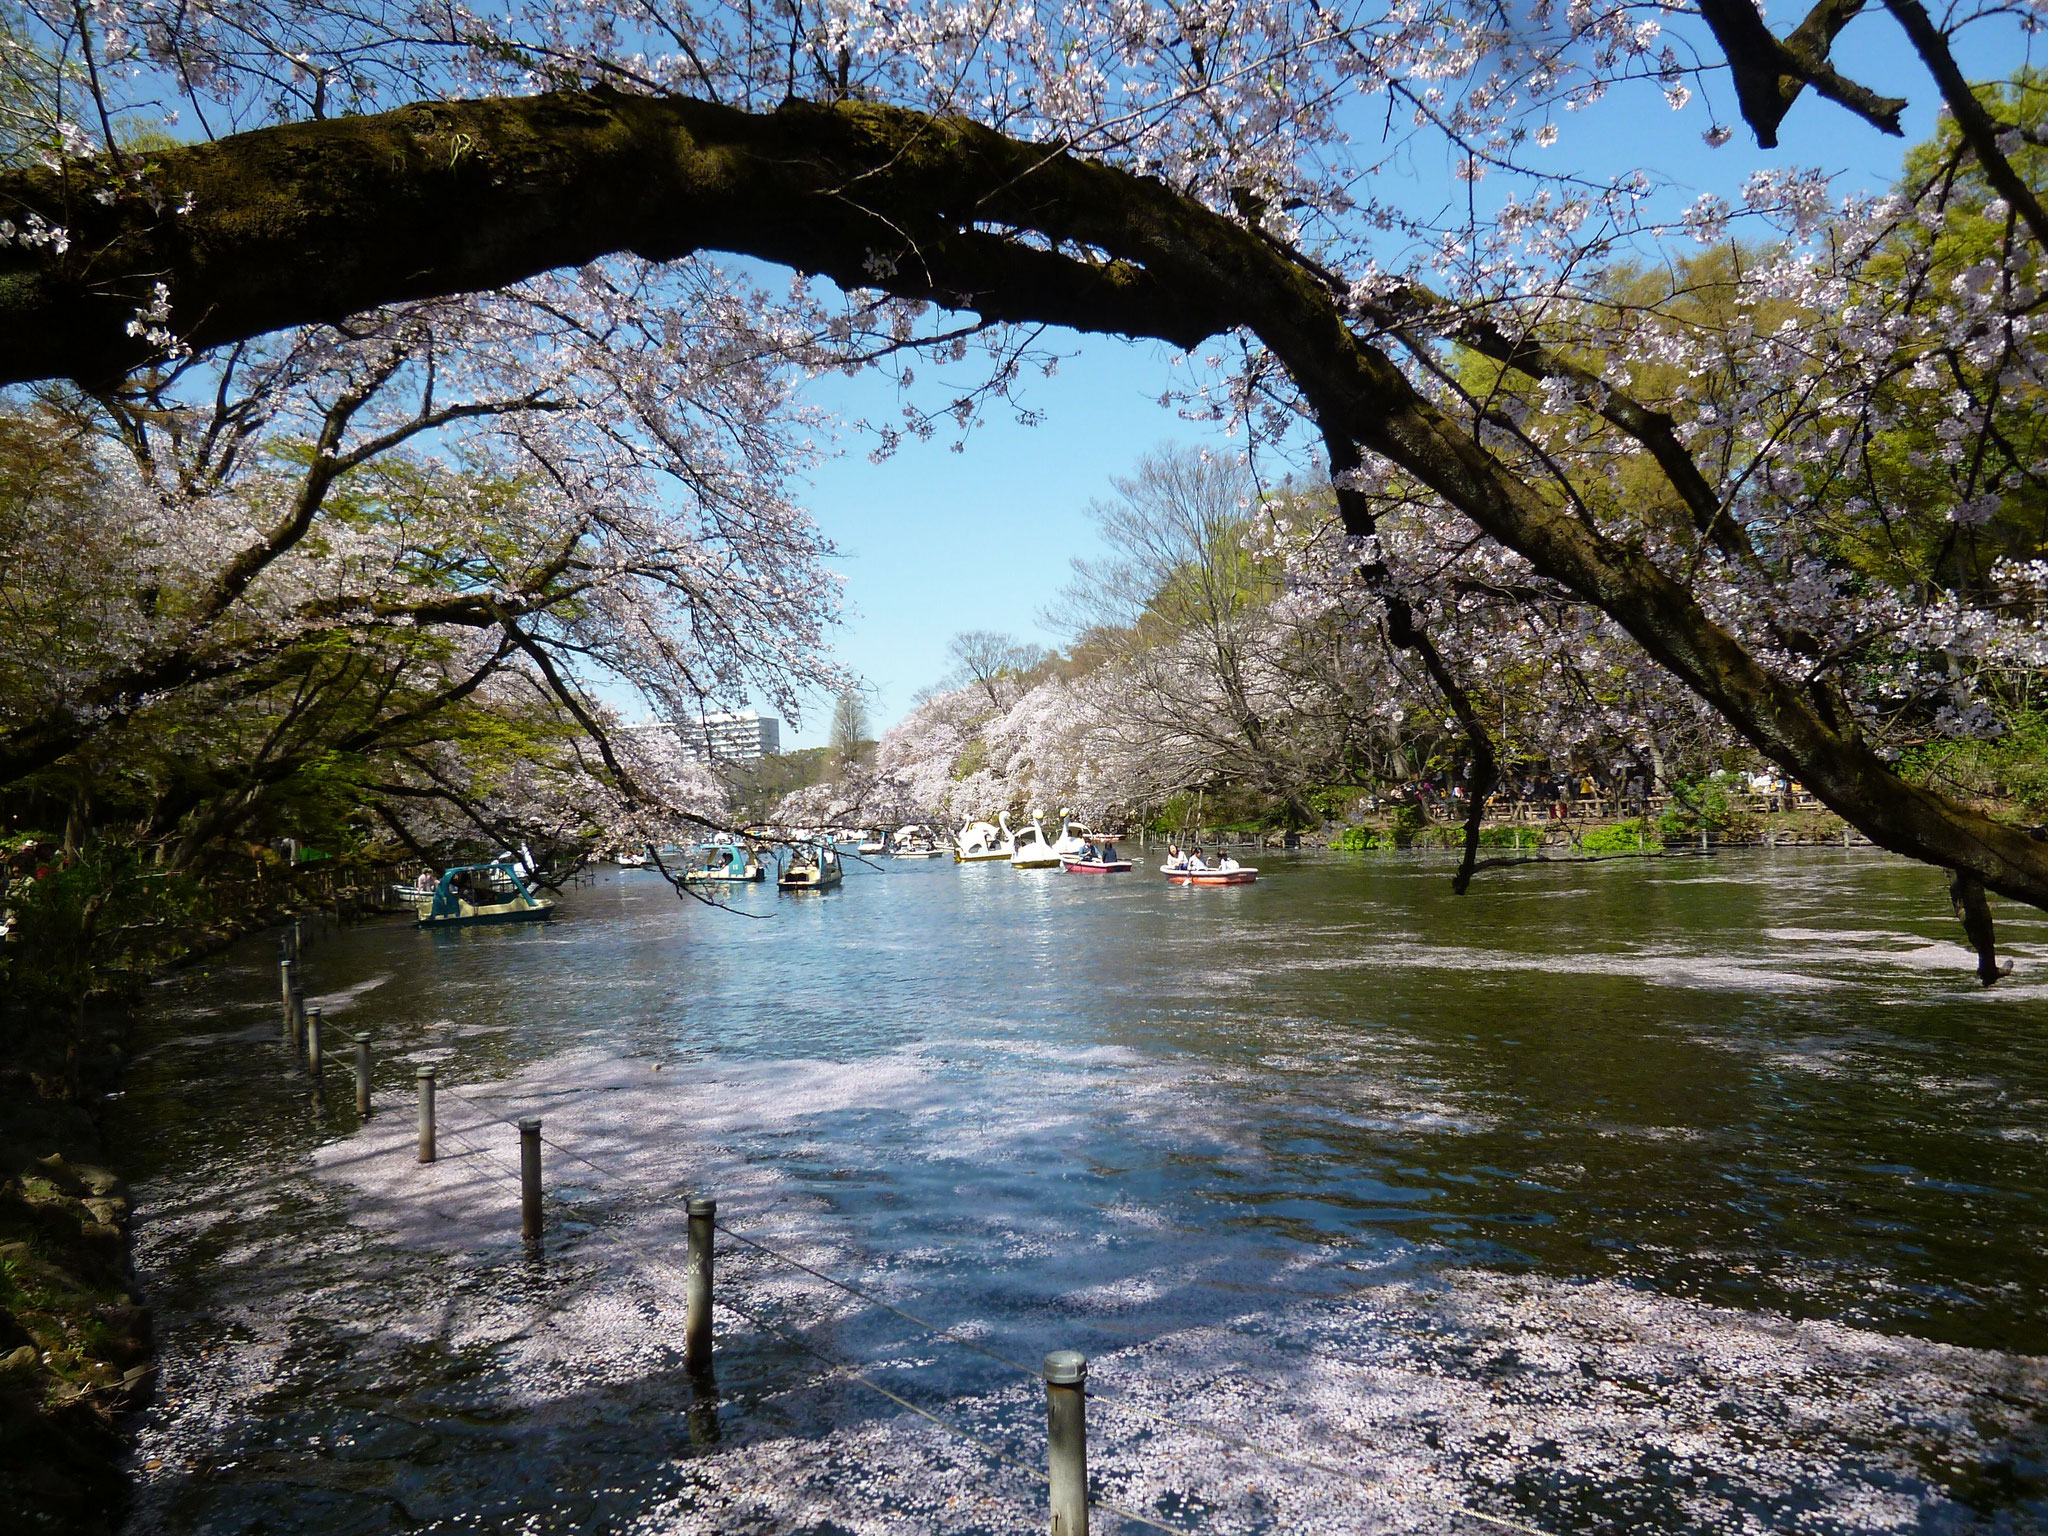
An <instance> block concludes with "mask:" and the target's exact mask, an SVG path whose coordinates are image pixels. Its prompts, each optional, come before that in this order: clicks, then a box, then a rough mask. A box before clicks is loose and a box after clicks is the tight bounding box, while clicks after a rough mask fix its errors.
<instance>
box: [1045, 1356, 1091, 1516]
mask: <svg viewBox="0 0 2048 1536" xmlns="http://www.w3.org/2000/svg"><path fill="white" fill-rule="evenodd" d="M1087 1401H1088V1357H1087V1356H1086V1355H1084V1354H1082V1353H1081V1352H1080V1351H1079V1350H1077V1349H1056V1350H1054V1351H1053V1352H1052V1353H1051V1354H1049V1355H1047V1356H1046V1357H1045V1436H1046V1446H1047V1460H1048V1463H1049V1466H1048V1470H1049V1471H1050V1473H1051V1477H1050V1481H1051V1483H1052V1536H1088V1418H1087Z"/></svg>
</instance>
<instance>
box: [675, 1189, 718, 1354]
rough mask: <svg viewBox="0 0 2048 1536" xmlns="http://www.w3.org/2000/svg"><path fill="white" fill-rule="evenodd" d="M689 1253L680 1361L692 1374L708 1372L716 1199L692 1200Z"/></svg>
mask: <svg viewBox="0 0 2048 1536" xmlns="http://www.w3.org/2000/svg"><path fill="white" fill-rule="evenodd" d="M688 1210H689V1213H690V1255H689V1262H688V1264H687V1266H686V1267H685V1268H684V1270H683V1364H684V1365H685V1367H686V1368H687V1369H688V1370H689V1372H690V1374H691V1375H692V1376H709V1375H710V1374H711V1239H712V1234H713V1233H714V1232H715V1231H716V1230H717V1227H718V1202H717V1201H716V1200H701V1199H700V1200H692V1201H691V1202H690V1203H689V1206H688Z"/></svg>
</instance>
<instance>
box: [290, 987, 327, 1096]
mask: <svg viewBox="0 0 2048 1536" xmlns="http://www.w3.org/2000/svg"><path fill="white" fill-rule="evenodd" d="M292 995H293V996H294V997H295V998H296V997H298V996H299V994H298V992H297V991H296V990H294V991H293V994H292ZM300 1007H301V1009H302V1011H303V1015H304V1018H305V1020H306V1070H307V1071H308V1072H310V1073H312V1074H313V1081H314V1082H316V1083H317V1082H319V1081H320V1068H321V1067H322V1065H324V1059H323V1058H322V1056H321V1054H320V1010H319V1009H318V1008H307V1007H305V1005H304V1002H303V1000H301V1002H300Z"/></svg>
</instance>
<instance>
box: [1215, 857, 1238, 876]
mask: <svg viewBox="0 0 2048 1536" xmlns="http://www.w3.org/2000/svg"><path fill="white" fill-rule="evenodd" d="M1216 867H1217V869H1219V870H1221V871H1222V872H1223V873H1224V874H1226V875H1227V874H1229V873H1230V872H1231V871H1232V870H1233V869H1242V868H1244V866H1243V865H1242V864H1240V863H1238V862H1237V860H1235V859H1233V858H1232V857H1231V856H1230V855H1229V854H1227V853H1226V854H1225V855H1223V857H1222V858H1220V859H1218V860H1217V861H1216Z"/></svg>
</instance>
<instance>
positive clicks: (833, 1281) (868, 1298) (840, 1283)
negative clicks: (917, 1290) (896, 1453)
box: [717, 1221, 1041, 1381]
mask: <svg viewBox="0 0 2048 1536" xmlns="http://www.w3.org/2000/svg"><path fill="white" fill-rule="evenodd" d="M717 1227H718V1230H719V1231H721V1232H723V1233H724V1234H725V1235H726V1236H727V1237H729V1238H732V1239H733V1240H734V1241H736V1242H741V1243H745V1244H746V1245H747V1246H748V1247H749V1248H753V1249H756V1250H758V1251H759V1252H761V1253H765V1254H767V1255H768V1256H769V1257H770V1258H772V1259H775V1260H778V1261H779V1262H781V1263H784V1264H787V1265H789V1266H790V1267H791V1268H792V1269H800V1270H802V1271H803V1272H804V1273H805V1274H807V1275H815V1276H817V1278H818V1279H820V1280H823V1281H824V1282H825V1283H826V1284H827V1285H834V1286H837V1287H838V1288H839V1289H840V1290H842V1291H844V1292H846V1293H847V1294H848V1295H849V1296H858V1297H859V1298H860V1299H861V1300H862V1301H864V1302H866V1303H867V1304H868V1305H869V1306H873V1307H880V1308H881V1309H882V1310H883V1311H884V1312H893V1313H894V1314H895V1315H896V1316H898V1317H900V1318H902V1319H903V1320H904V1321H905V1322H907V1323H914V1324H915V1325H916V1326H918V1327H919V1328H922V1329H924V1330H925V1331H926V1332H927V1333H931V1334H934V1335H936V1336H937V1337H939V1338H942V1339H944V1340H945V1341H946V1342H947V1343H949V1344H957V1345H959V1346H960V1347H961V1348H962V1349H971V1350H973V1351H974V1352H975V1353H976V1354H977V1355H986V1356H987V1357H988V1358H989V1359H991V1360H993V1361H995V1362H996V1363H997V1364H998V1365H1006V1366H1008V1367H1009V1368H1010V1369H1011V1370H1013V1371H1021V1372H1022V1373H1023V1374H1024V1375H1026V1376H1029V1377H1030V1378H1031V1379H1032V1380H1034V1381H1037V1380H1039V1379H1040V1376H1041V1373H1040V1372H1038V1371H1034V1370H1033V1369H1032V1368H1031V1367H1030V1366H1028V1365H1025V1364H1024V1363H1023V1362H1022V1361H1019V1360H1012V1359H1011V1358H1010V1357H1009V1356H1008V1355H1003V1354H998V1353H997V1352H996V1351H995V1350H993V1349H990V1348H989V1347H988V1346H987V1345H985V1344H977V1343H975V1342H974V1340H972V1339H963V1338H962V1337H960V1335H959V1334H957V1333H955V1332H953V1331H952V1330H951V1329H950V1328H944V1327H941V1326H940V1325H939V1324H937V1323H932V1322H927V1321H925V1319H923V1318H921V1317H919V1316H918V1315H917V1314H916V1313H914V1312H906V1311H904V1310H903V1308H901V1307H899V1306H895V1305H893V1304H891V1303H889V1302H886V1301H884V1300H882V1298H881V1297H879V1296H874V1295H870V1294H869V1293H868V1292H866V1291H864V1290H862V1289H861V1288H860V1287H859V1286H857V1285H849V1284H848V1283H847V1282H846V1281H844V1280H841V1279H838V1278H836V1277H835V1276H832V1275H828V1274H826V1273H825V1272H824V1271H823V1270H822V1269H813V1268H811V1266H810V1265H808V1264H806V1263H804V1261H803V1260H802V1259H793V1258H791V1257H790V1256H789V1255H788V1254H786V1253H784V1252H782V1251H781V1250H780V1249H777V1248H771V1247H770V1246H769V1245H768V1244H766V1243H764V1242H760V1241H758V1240H757V1239H755V1238H751V1237H748V1236H747V1235H746V1234H745V1233H743V1232H738V1231H735V1230H734V1229H733V1228H731V1227H729V1226H727V1225H726V1224H725V1223H724V1222H722V1221H720V1222H718V1223H717Z"/></svg>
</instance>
